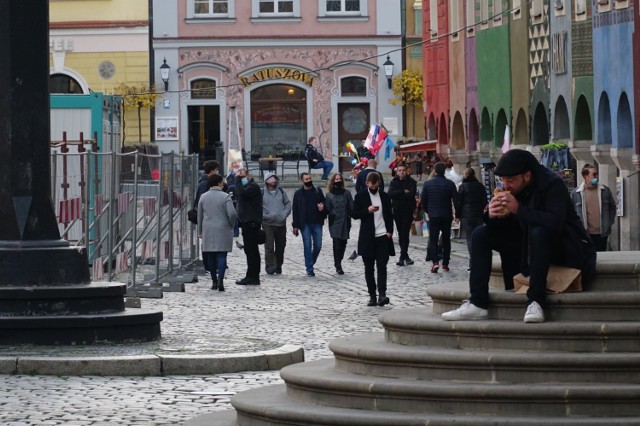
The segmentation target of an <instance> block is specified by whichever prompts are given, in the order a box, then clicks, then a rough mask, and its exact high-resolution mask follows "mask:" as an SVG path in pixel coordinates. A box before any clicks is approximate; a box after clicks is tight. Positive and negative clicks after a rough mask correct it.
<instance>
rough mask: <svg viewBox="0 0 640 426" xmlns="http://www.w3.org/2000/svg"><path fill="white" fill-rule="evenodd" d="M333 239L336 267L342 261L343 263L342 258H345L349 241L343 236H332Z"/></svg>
mask: <svg viewBox="0 0 640 426" xmlns="http://www.w3.org/2000/svg"><path fill="white" fill-rule="evenodd" d="M332 240H333V263H334V264H335V266H336V268H337V267H338V265H340V263H342V259H344V252H345V250H346V249H347V241H349V240H343V239H342V238H332Z"/></svg>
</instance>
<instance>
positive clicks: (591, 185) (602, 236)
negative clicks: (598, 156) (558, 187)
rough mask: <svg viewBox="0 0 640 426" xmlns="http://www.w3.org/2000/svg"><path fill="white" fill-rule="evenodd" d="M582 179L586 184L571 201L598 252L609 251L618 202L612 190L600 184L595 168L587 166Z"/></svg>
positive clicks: (572, 194) (576, 192)
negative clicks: (610, 235) (608, 241)
mask: <svg viewBox="0 0 640 426" xmlns="http://www.w3.org/2000/svg"><path fill="white" fill-rule="evenodd" d="M582 178H583V179H584V182H582V183H581V184H580V186H578V187H577V188H576V189H574V190H573V191H572V192H571V201H573V205H574V206H575V208H576V213H578V216H579V217H580V219H581V220H582V223H583V224H584V227H585V229H586V230H587V232H588V233H589V237H591V241H593V244H594V245H595V246H596V250H597V251H607V239H608V238H609V234H611V226H612V225H613V222H614V221H615V219H616V200H615V199H614V198H613V195H612V194H611V190H610V189H609V188H607V187H606V186H605V185H603V184H601V183H599V182H598V170H597V169H596V168H595V166H592V165H591V164H585V166H584V167H583V168H582Z"/></svg>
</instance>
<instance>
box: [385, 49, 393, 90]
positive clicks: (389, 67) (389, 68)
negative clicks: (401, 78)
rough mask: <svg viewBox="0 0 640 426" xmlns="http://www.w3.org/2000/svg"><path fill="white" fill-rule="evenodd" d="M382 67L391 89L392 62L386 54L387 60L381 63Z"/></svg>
mask: <svg viewBox="0 0 640 426" xmlns="http://www.w3.org/2000/svg"><path fill="white" fill-rule="evenodd" d="M382 66H383V67H384V75H386V76H387V81H388V82H389V89H391V83H392V82H391V79H392V78H393V62H391V59H389V55H387V62H385V63H384V64H382Z"/></svg>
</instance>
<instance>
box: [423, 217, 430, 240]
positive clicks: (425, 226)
mask: <svg viewBox="0 0 640 426" xmlns="http://www.w3.org/2000/svg"><path fill="white" fill-rule="evenodd" d="M422 236H423V237H428V236H429V222H428V221H426V220H423V221H422Z"/></svg>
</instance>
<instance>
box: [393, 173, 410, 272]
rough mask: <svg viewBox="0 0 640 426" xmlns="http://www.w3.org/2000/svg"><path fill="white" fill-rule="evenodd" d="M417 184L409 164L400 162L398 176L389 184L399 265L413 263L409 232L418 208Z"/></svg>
mask: <svg viewBox="0 0 640 426" xmlns="http://www.w3.org/2000/svg"><path fill="white" fill-rule="evenodd" d="M416 185H417V183H416V181H415V180H414V179H413V178H412V177H411V176H409V175H408V174H407V165H406V164H405V163H398V165H397V166H396V177H394V178H393V179H392V180H391V183H390V184H389V197H390V198H391V207H392V210H393V220H394V221H395V222H396V228H397V229H398V243H399V244H400V259H399V260H398V262H397V263H396V265H398V266H404V265H413V260H411V258H410V257H409V233H410V232H411V224H412V223H413V213H414V211H415V209H416V190H417V189H416Z"/></svg>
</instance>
